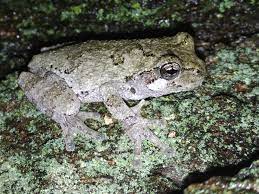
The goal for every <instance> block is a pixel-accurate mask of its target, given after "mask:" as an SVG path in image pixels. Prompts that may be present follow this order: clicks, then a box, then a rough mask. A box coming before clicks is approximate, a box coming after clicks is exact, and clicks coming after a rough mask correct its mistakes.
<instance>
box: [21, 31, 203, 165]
mask: <svg viewBox="0 0 259 194" xmlns="http://www.w3.org/2000/svg"><path fill="white" fill-rule="evenodd" d="M205 75H206V68H205V63H204V61H203V60H201V59H200V58H199V57H198V56H197V55H196V53H195V47H194V40H193V38H192V36H191V35H190V34H188V33H186V32H179V33H177V34H176V35H175V36H164V37H156V38H144V39H118V40H88V41H86V42H82V43H77V44H72V45H67V46H62V47H60V48H51V49H49V50H48V49H45V50H44V52H41V53H39V54H37V55H35V56H33V57H32V59H31V61H30V62H29V64H28V71H24V72H21V74H20V75H19V78H18V84H19V86H20V87H21V89H22V90H23V91H24V93H25V95H26V96H27V98H28V100H29V101H31V102H32V103H33V104H34V105H35V106H36V107H37V109H38V110H39V111H41V112H42V113H44V114H45V115H47V116H48V117H50V118H51V119H53V120H54V121H55V122H56V123H58V124H59V125H60V127H61V129H62V134H63V137H64V144H65V149H66V150H67V151H71V152H72V151H74V150H75V147H76V146H75V142H74V138H75V136H76V135H77V134H84V135H86V136H87V137H89V138H90V139H95V140H98V141H103V140H106V139H107V136H105V135H104V134H102V133H100V132H98V131H96V130H94V129H92V128H90V127H88V126H87V124H86V120H87V119H95V120H100V119H102V115H101V114H100V113H98V112H86V111H82V110H81V109H80V107H82V105H84V104H85V103H94V102H101V103H104V105H105V107H106V108H107V110H108V111H109V113H110V114H111V115H112V117H113V118H114V119H116V120H118V121H119V122H120V123H121V126H122V129H123V131H124V132H125V133H126V134H127V136H128V137H129V139H130V140H131V141H132V142H133V153H134V160H133V165H134V166H135V167H138V166H140V165H141V153H142V143H143V141H144V140H148V141H150V142H151V143H153V144H154V145H155V146H156V147H157V148H159V149H160V150H161V151H162V152H163V153H165V154H166V155H168V156H170V157H173V155H174V154H175V150H174V148H171V147H170V146H169V145H167V144H166V143H164V142H162V141H161V140H160V139H159V138H158V136H157V135H155V133H154V132H153V131H152V129H154V128H156V127H163V126H165V125H166V121H165V119H163V118H159V119H150V118H149V119H148V118H145V117H143V116H142V115H141V110H142V107H143V106H145V105H147V104H148V101H149V100H147V99H150V98H157V97H160V96H164V95H169V94H172V93H177V92H184V91H189V90H193V89H195V88H197V87H198V86H200V85H201V84H202V82H203V80H204V77H205ZM129 100H133V101H137V102H138V103H137V104H136V105H135V106H129V105H128V103H127V101H129Z"/></svg>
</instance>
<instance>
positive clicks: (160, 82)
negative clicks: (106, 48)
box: [147, 78, 167, 91]
mask: <svg viewBox="0 0 259 194" xmlns="http://www.w3.org/2000/svg"><path fill="white" fill-rule="evenodd" d="M166 86H167V80H165V79H161V78H159V79H157V80H156V81H154V82H152V83H151V84H149V85H148V86H147V87H148V88H149V89H150V90H153V91H160V90H163V89H165V88H166Z"/></svg>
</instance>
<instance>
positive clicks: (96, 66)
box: [29, 37, 172, 93]
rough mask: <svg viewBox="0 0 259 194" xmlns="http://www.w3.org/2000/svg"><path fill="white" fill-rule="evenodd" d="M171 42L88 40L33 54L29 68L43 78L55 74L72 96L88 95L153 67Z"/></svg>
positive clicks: (154, 40) (168, 40)
mask: <svg viewBox="0 0 259 194" xmlns="http://www.w3.org/2000/svg"><path fill="white" fill-rule="evenodd" d="M170 40H172V39H171V38H170V37H167V38H165V41H164V44H161V39H142V40H136V39H133V40H118V41H116V40H111V41H98V40H90V41H87V42H84V43H80V44H75V45H69V46H65V47H62V48H59V49H56V50H49V51H46V52H43V53H41V54H39V55H36V56H35V57H33V60H32V61H31V62H30V64H29V68H30V71H31V72H33V73H37V74H42V75H43V74H45V73H46V72H48V71H51V72H54V73H55V74H57V75H58V76H60V77H61V78H63V79H64V80H65V81H66V82H67V84H68V85H69V86H70V87H71V88H72V89H73V90H74V92H75V93H82V92H88V91H91V90H93V89H96V88H98V87H99V86H100V85H102V84H104V83H106V82H109V81H124V80H125V79H126V78H127V77H130V76H132V75H133V74H134V73H138V72H143V71H145V70H147V69H150V68H152V66H153V65H154V61H155V60H157V57H158V55H161V53H160V52H158V50H159V51H161V50H166V49H165V48H166V47H167V44H170V42H171V41H170ZM158 42H159V43H158ZM158 45H159V46H158ZM161 46H162V47H164V48H160V47H161ZM154 47H156V49H155V48H154ZM157 47H159V48H157ZM151 52H152V53H151ZM156 55H157V56H156Z"/></svg>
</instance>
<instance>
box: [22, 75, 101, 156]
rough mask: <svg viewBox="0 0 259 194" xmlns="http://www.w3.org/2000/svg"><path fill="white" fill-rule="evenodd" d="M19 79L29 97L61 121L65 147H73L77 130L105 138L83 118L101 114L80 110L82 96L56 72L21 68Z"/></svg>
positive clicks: (68, 148) (44, 111)
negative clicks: (78, 95) (80, 97)
mask: <svg viewBox="0 0 259 194" xmlns="http://www.w3.org/2000/svg"><path fill="white" fill-rule="evenodd" d="M18 83H19V85H20V86H21V88H22V89H23V90H24V92H25V95H26V96H27V97H28V99H29V100H30V101H31V102H33V103H34V104H35V105H36V106H37V108H38V109H39V110H40V111H42V112H43V113H45V114H46V115H48V116H49V117H51V118H52V119H53V120H54V121H56V122H57V123H59V124H60V126H61V128H62V130H63V136H64V140H65V144H66V150H68V151H74V149H75V144H74V141H73V138H74V136H75V134H76V133H83V134H87V135H88V136H90V137H91V138H94V139H101V140H102V139H104V136H103V135H101V134H99V133H98V132H96V131H94V130H92V129H91V128H89V127H87V126H86V125H85V124H84V119H86V118H94V119H96V118H97V117H98V115H97V114H94V113H83V112H80V111H79V109H80V104H81V102H80V100H79V99H78V97H77V96H76V94H75V93H74V92H73V90H72V89H71V88H70V87H69V86H68V85H67V84H66V82H65V81H64V80H63V79H61V78H60V77H59V76H57V75H56V74H54V73H50V72H48V73H46V74H45V75H44V76H43V77H40V76H37V75H35V74H33V73H30V72H22V73H21V75H20V77H19V81H18ZM98 118H99V117H98Z"/></svg>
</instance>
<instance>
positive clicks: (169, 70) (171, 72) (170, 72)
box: [166, 67, 178, 75]
mask: <svg viewBox="0 0 259 194" xmlns="http://www.w3.org/2000/svg"><path fill="white" fill-rule="evenodd" d="M177 72H178V70H176V69H174V68H172V67H170V68H169V69H166V73H168V74H171V75H173V74H175V73H177Z"/></svg>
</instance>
